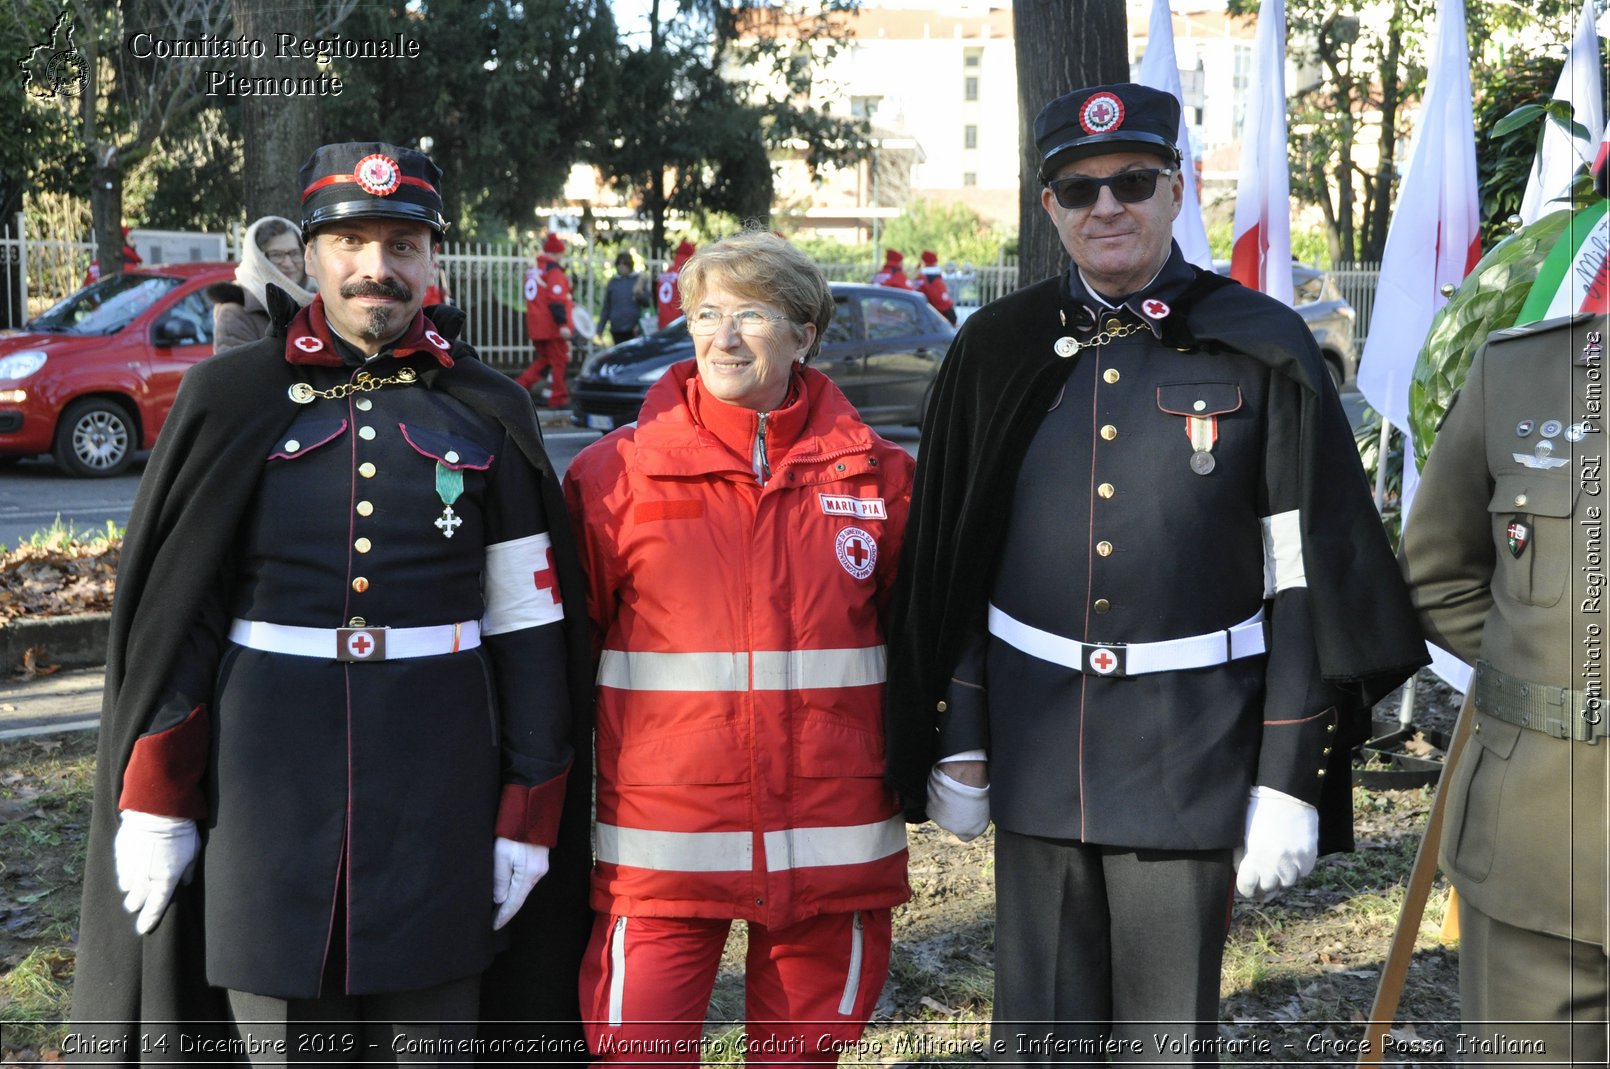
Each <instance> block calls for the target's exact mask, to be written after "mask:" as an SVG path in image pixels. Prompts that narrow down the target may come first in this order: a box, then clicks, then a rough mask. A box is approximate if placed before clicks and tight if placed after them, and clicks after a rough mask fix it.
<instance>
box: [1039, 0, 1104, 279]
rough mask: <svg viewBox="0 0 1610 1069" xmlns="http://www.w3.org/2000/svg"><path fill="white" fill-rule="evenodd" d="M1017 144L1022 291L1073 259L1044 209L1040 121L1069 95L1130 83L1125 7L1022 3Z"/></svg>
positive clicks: (1085, 1) (1050, 0) (1091, 1)
mask: <svg viewBox="0 0 1610 1069" xmlns="http://www.w3.org/2000/svg"><path fill="white" fill-rule="evenodd" d="M1012 33H1013V35H1014V36H1015V38H1016V52H1017V111H1018V131H1019V138H1018V140H1019V144H1020V146H1021V151H1020V153H1019V167H1020V178H1019V190H1020V193H1019V198H1020V199H1019V204H1018V246H1017V249H1018V251H1017V257H1018V259H1017V263H1018V284H1019V285H1028V284H1029V283H1031V282H1036V281H1038V280H1040V279H1042V278H1045V277H1047V276H1049V275H1054V274H1056V273H1058V272H1059V271H1061V270H1063V268H1064V267H1065V266H1066V264H1067V262H1068V256H1067V253H1066V252H1065V251H1064V250H1063V248H1062V242H1061V240H1060V239H1059V238H1058V237H1057V232H1056V228H1055V227H1054V226H1052V225H1051V220H1050V218H1048V217H1047V216H1046V214H1045V209H1044V208H1043V207H1041V205H1040V189H1041V188H1042V187H1041V185H1040V179H1039V169H1040V155H1039V153H1038V152H1037V151H1036V150H1035V147H1034V117H1035V116H1036V115H1038V114H1039V113H1040V109H1041V108H1043V107H1044V106H1045V105H1046V104H1049V103H1050V102H1051V101H1052V100H1054V99H1056V98H1057V97H1059V96H1061V95H1062V94H1063V93H1067V92H1070V91H1072V90H1074V89H1078V88H1080V87H1082V86H1087V85H1104V84H1108V83H1112V82H1124V81H1128V80H1129V45H1128V41H1129V24H1128V20H1127V17H1126V16H1125V13H1124V0H1081V2H1080V3H1078V4H1068V3H1065V2H1063V0H1016V2H1015V3H1014V4H1013V5H1012Z"/></svg>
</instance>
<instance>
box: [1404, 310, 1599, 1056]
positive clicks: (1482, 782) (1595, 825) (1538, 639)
mask: <svg viewBox="0 0 1610 1069" xmlns="http://www.w3.org/2000/svg"><path fill="white" fill-rule="evenodd" d="M1605 335H1606V320H1605V317H1604V316H1603V315H1588V314H1581V315H1578V316H1575V317H1572V318H1565V319H1556V320H1551V321H1549V322H1546V323H1537V324H1531V325H1528V326H1525V327H1516V328H1511V329H1510V330H1504V331H1499V332H1497V333H1495V334H1493V335H1492V336H1491V337H1489V338H1488V340H1487V342H1486V344H1485V345H1483V346H1482V348H1481V349H1480V350H1479V351H1478V352H1477V354H1476V357H1475V360H1474V362H1473V364H1472V365H1471V369H1470V376H1469V378H1468V380H1467V381H1466V383H1465V387H1464V390H1463V391H1462V393H1461V394H1460V396H1459V399H1458V400H1457V402H1456V403H1455V404H1454V406H1453V408H1452V409H1451V410H1450V411H1449V413H1448V417H1447V421H1446V423H1445V424H1444V425H1443V428H1442V430H1441V432H1440V433H1439V435H1438V437H1437V442H1436V446H1435V448H1433V449H1432V451H1431V456H1430V459H1429V460H1428V461H1427V462H1426V467H1425V473H1424V477H1423V481H1422V483H1421V486H1420V491H1419V494H1418V496H1417V497H1416V498H1415V501H1414V507H1413V510H1412V512H1411V514H1410V519H1409V525H1408V528H1407V530H1406V531H1405V533H1404V538H1403V549H1402V559H1403V566H1404V572H1405V575H1406V576H1407V578H1408V580H1409V584H1410V587H1411V590H1412V593H1413V597H1414V601H1415V607H1416V608H1417V609H1418V611H1419V613H1420V621H1421V623H1422V625H1423V626H1424V628H1425V630H1426V634H1427V635H1428V637H1430V639H1431V640H1432V641H1433V642H1435V643H1437V644H1438V645H1439V646H1442V647H1444V648H1446V649H1448V650H1450V651H1451V652H1453V653H1455V654H1457V655H1458V656H1459V657H1461V658H1462V659H1464V660H1466V661H1468V662H1470V663H1472V664H1475V665H1476V669H1477V670H1476V676H1475V677H1474V679H1473V680H1472V684H1471V700H1472V701H1473V702H1474V703H1475V710H1474V716H1475V721H1474V724H1473V725H1472V729H1471V730H1472V734H1471V736H1470V743H1469V745H1468V746H1467V748H1466V750H1465V752H1464V756H1463V757H1462V758H1461V759H1460V761H1459V764H1458V765H1457V767H1456V769H1455V771H1454V774H1453V780H1452V782H1451V783H1450V785H1449V794H1448V810H1447V822H1446V825H1445V827H1444V829H1443V836H1442V846H1441V854H1440V861H1441V863H1442V867H1443V870H1444V871H1445V872H1447V873H1448V874H1449V876H1450V878H1451V879H1452V881H1453V883H1454V886H1455V887H1456V888H1458V891H1459V903H1460V914H1459V919H1460V928H1461V934H1462V945H1461V948H1460V998H1461V1004H1462V1013H1463V1017H1464V1021H1465V1024H1464V1026H1463V1029H1462V1031H1463V1032H1464V1033H1465V1035H1464V1036H1463V1037H1462V1038H1461V1040H1460V1044H1461V1049H1460V1053H1462V1054H1463V1057H1464V1060H1466V1061H1485V1062H1489V1063H1513V1062H1528V1061H1547V1062H1552V1063H1555V1064H1572V1065H1599V1066H1602V1065H1604V1064H1605V1024H1604V1022H1605V1020H1606V1001H1607V996H1606V958H1605V950H1604V947H1605V930H1606V923H1605V910H1606V893H1605V879H1606V875H1605V870H1606V865H1605V858H1606V853H1607V850H1606V843H1607V840H1606V835H1607V830H1606V824H1607V822H1606V809H1605V804H1606V789H1605V788H1606V777H1607V775H1610V739H1606V738H1605V729H1606V725H1605V722H1604V713H1605V709H1604V708H1603V705H1602V699H1603V694H1604V674H1603V673H1604V665H1605V660H1606V658H1605V644H1606V641H1607V635H1606V630H1607V629H1610V619H1607V618H1606V614H1605V608H1606V600H1607V599H1606V597H1605V595H1606V591H1605V585H1604V578H1605V574H1606V565H1605V542H1604V531H1605V528H1604V520H1605V512H1606V510H1607V508H1610V496H1607V494H1606V482H1605V476H1606V473H1605V472H1604V470H1603V467H1604V460H1605V453H1606V448H1605V429H1606V428H1605V420H1604V408H1603V406H1604V397H1605V393H1604V366H1605V365H1604V353H1603V348H1604V344H1605ZM1567 1021H1575V1022H1577V1024H1576V1025H1575V1027H1572V1026H1570V1025H1567V1024H1564V1023H1562V1022H1567Z"/></svg>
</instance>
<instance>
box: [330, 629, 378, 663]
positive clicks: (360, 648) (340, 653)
mask: <svg viewBox="0 0 1610 1069" xmlns="http://www.w3.org/2000/svg"><path fill="white" fill-rule="evenodd" d="M335 659H336V660H338V661H383V660H385V659H386V629H385V628H383V627H338V628H336V629H335Z"/></svg>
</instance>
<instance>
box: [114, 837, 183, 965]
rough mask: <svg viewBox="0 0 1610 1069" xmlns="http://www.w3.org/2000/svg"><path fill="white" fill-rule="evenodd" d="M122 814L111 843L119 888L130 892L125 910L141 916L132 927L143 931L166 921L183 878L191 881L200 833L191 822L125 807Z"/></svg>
mask: <svg viewBox="0 0 1610 1069" xmlns="http://www.w3.org/2000/svg"><path fill="white" fill-rule="evenodd" d="M121 815H122V821H121V822H120V823H119V824H118V828H117V838H116V839H114V840H113V842H112V856H113V859H114V861H115V864H116V867H117V889H118V890H119V891H122V892H123V893H124V895H126V896H127V897H125V898H124V899H123V908H124V909H126V910H128V911H129V912H130V913H138V914H139V916H138V917H136V918H135V920H134V930H135V931H136V932H138V933H140V934H141V935H144V934H145V933H146V932H149V931H150V930H151V929H152V928H155V927H156V926H157V922H158V921H160V920H161V919H162V912H163V910H165V909H167V908H168V902H169V901H170V900H171V899H172V898H173V891H174V888H176V887H178V886H179V880H180V878H181V877H182V878H183V879H184V882H185V883H189V882H190V877H191V876H193V875H194V874H195V870H196V851H198V850H199V849H200V848H201V837H200V836H199V835H197V834H196V822H195V821H193V820H185V819H182V818H179V817H159V816H156V815H155V814H152V813H141V812H139V811H137V810H133V809H125V810H124V811H123V813H122V814H121Z"/></svg>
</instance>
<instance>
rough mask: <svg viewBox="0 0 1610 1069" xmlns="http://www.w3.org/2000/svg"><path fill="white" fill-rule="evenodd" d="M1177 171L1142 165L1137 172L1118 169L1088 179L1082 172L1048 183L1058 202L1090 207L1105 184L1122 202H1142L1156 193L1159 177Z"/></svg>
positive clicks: (1069, 205) (1067, 206) (1070, 206)
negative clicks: (1110, 173)
mask: <svg viewBox="0 0 1610 1069" xmlns="http://www.w3.org/2000/svg"><path fill="white" fill-rule="evenodd" d="M1173 173H1174V168H1172V167H1143V168H1141V169H1139V170H1135V171H1119V172H1118V173H1117V174H1115V175H1109V176H1107V177H1106V178H1089V177H1087V176H1085V175H1082V174H1076V175H1073V176H1072V177H1070V178H1058V179H1057V180H1056V181H1055V182H1047V183H1046V186H1047V187H1048V188H1049V189H1050V190H1051V195H1052V196H1054V197H1056V198H1057V203H1058V204H1060V205H1062V206H1063V207H1064V208H1088V207H1090V206H1091V205H1092V204H1094V203H1096V198H1097V197H1099V196H1101V190H1102V187H1103V186H1106V187H1108V188H1110V189H1111V190H1112V195H1113V196H1114V197H1116V198H1118V200H1119V201H1120V202H1121V203H1123V204H1139V203H1140V202H1141V201H1143V200H1150V199H1151V198H1152V194H1154V193H1156V192H1157V180H1158V179H1159V178H1161V177H1163V176H1164V175H1171V174H1173Z"/></svg>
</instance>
